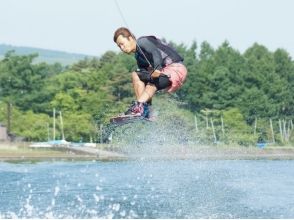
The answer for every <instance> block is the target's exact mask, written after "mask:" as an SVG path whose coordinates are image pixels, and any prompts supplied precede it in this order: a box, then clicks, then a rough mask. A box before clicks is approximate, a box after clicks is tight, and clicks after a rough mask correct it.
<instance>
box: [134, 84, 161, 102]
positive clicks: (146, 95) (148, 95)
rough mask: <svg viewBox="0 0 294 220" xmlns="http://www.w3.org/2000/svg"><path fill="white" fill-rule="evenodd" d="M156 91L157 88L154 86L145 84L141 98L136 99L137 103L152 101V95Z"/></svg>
mask: <svg viewBox="0 0 294 220" xmlns="http://www.w3.org/2000/svg"><path fill="white" fill-rule="evenodd" d="M156 91H157V88H156V86H155V85H154V84H150V83H149V84H147V85H146V87H145V89H144V90H143V92H142V94H141V96H140V97H139V98H137V100H138V102H148V101H149V100H151V99H152V97H153V95H154V94H155V92H156Z"/></svg>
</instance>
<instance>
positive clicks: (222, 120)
mask: <svg viewBox="0 0 294 220" xmlns="http://www.w3.org/2000/svg"><path fill="white" fill-rule="evenodd" d="M221 122H222V132H223V137H225V128H224V119H223V116H221Z"/></svg>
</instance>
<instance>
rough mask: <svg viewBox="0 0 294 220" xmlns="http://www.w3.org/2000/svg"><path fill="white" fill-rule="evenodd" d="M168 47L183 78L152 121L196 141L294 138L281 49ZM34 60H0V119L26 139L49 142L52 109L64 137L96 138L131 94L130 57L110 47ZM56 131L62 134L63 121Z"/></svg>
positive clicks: (291, 85) (288, 64) (11, 56)
mask: <svg viewBox="0 0 294 220" xmlns="http://www.w3.org/2000/svg"><path fill="white" fill-rule="evenodd" d="M169 44H170V45H172V46H173V47H174V48H176V50H177V51H178V52H179V53H180V54H181V55H182V56H183V57H184V63H185V65H186V67H187V69H188V77H187V80H186V82H185V84H184V86H183V87H182V88H181V89H180V90H178V91H177V92H176V93H175V94H163V93H159V94H157V95H156V97H155V98H154V104H153V106H154V109H157V108H159V110H158V111H159V112H160V113H159V115H158V122H157V123H160V124H164V123H165V122H168V121H170V122H172V123H174V122H175V121H177V127H176V128H175V129H177V131H178V132H179V133H181V134H182V135H181V137H183V135H184V136H185V137H187V138H186V139H185V140H186V141H187V140H188V141H190V140H193V141H192V142H193V143H198V142H202V143H208V144H209V143H218V142H221V143H225V144H231V143H236V144H239V145H244V146H248V145H254V144H256V143H257V142H271V143H275V144H279V145H290V144H293V143H294V136H293V133H294V132H293V121H292V119H293V115H294V62H293V60H292V58H291V56H290V55H289V53H288V52H287V51H286V50H284V49H277V50H275V51H273V52H272V51H269V50H268V49H267V48H266V47H265V46H263V45H261V44H258V43H255V44H253V45H252V46H251V47H249V48H248V49H247V50H246V51H245V52H244V53H240V52H239V51H238V50H236V49H234V48H233V47H232V46H231V45H230V43H229V42H227V41H226V42H223V43H222V44H221V45H220V46H219V47H217V48H213V47H212V46H211V45H210V44H209V43H208V42H202V43H200V44H199V45H198V44H197V42H193V43H192V45H190V46H186V45H184V44H175V43H173V42H169ZM37 57H38V54H30V55H18V54H16V53H15V52H14V51H9V52H7V53H6V54H5V56H4V57H3V59H2V60H1V61H0V123H1V124H2V125H5V126H6V127H8V130H9V132H10V133H11V134H13V135H15V136H18V137H22V138H23V139H24V140H26V141H46V140H48V139H49V140H50V139H52V126H53V125H52V121H53V120H52V117H53V109H56V112H57V113H56V114H57V115H58V114H59V113H62V116H63V129H64V133H65V137H66V140H68V141H74V142H81V141H85V142H88V141H94V142H99V141H100V142H101V141H102V140H103V139H102V138H101V135H102V133H101V127H102V125H103V126H104V127H107V125H108V124H109V118H110V117H112V116H114V115H116V114H118V113H121V112H123V111H124V110H125V109H126V108H127V107H128V105H129V104H130V103H131V101H132V100H133V99H134V94H133V91H132V84H131V76H130V73H131V72H132V71H134V70H135V69H136V61H135V59H134V57H133V56H131V55H126V54H122V53H117V52H113V51H107V52H105V53H104V54H103V55H101V56H100V57H99V58H93V57H91V58H85V59H83V60H80V61H78V62H76V63H74V64H72V65H69V66H63V65H62V64H60V63H55V64H49V63H46V62H42V63H36V62H34V60H35V59H36V58H37ZM57 121H58V120H57ZM179 125H180V126H179ZM167 126H169V129H173V128H172V125H171V124H169V125H167ZM56 129H57V136H58V137H57V138H61V125H60V123H57V127H56ZM165 130H166V129H164V131H165ZM141 132H144V129H143V130H142V131H141ZM118 136H119V135H118ZM177 141H179V140H173V142H177ZM182 141H183V140H182Z"/></svg>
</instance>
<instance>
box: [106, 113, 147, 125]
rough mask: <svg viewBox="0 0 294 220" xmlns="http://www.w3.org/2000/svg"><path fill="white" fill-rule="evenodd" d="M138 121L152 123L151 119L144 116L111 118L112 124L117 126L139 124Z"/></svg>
mask: <svg viewBox="0 0 294 220" xmlns="http://www.w3.org/2000/svg"><path fill="white" fill-rule="evenodd" d="M138 121H150V122H151V120H150V119H149V118H145V117H143V116H139V115H119V116H115V117H112V118H110V123H111V124H116V125H124V124H128V123H133V122H138Z"/></svg>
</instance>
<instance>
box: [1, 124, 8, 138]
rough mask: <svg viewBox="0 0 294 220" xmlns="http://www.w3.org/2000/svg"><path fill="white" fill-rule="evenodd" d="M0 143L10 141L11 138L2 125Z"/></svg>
mask: <svg viewBox="0 0 294 220" xmlns="http://www.w3.org/2000/svg"><path fill="white" fill-rule="evenodd" d="M0 141H1V142H6V141H10V138H9V136H8V133H7V128H6V127H5V126H4V125H2V124H1V123H0Z"/></svg>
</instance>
